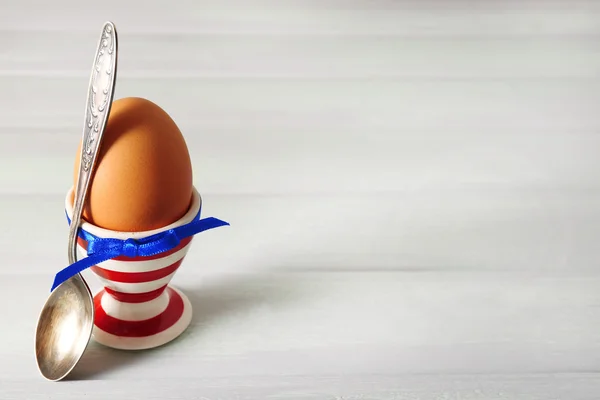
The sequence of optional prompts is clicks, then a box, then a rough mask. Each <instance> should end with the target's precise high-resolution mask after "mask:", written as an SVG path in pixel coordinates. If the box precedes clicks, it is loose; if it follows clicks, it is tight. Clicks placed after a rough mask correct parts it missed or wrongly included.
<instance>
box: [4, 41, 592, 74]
mask: <svg viewBox="0 0 600 400" xmlns="http://www.w3.org/2000/svg"><path fill="white" fill-rule="evenodd" d="M97 39H98V38H97V33H96V32H89V33H87V32H86V33H82V34H78V35H73V34H71V33H68V32H51V33H46V32H38V31H21V32H10V33H7V32H5V33H3V34H2V33H0V48H8V49H10V53H7V54H6V57H0V75H3V76H59V77H61V76H62V77H77V78H81V79H87V78H88V77H89V68H90V65H91V63H90V60H89V57H91V55H88V57H86V54H87V53H90V51H89V49H90V48H93V47H94V45H95V43H96V41H97ZM120 39H121V42H120V49H121V50H120V53H119V79H124V78H127V79H140V78H152V79H161V78H169V77H173V76H177V77H196V78H199V77H200V78H211V77H215V78H225V77H232V78H240V77H248V78H253V77H259V78H260V77H264V78H328V79H341V78H384V77H389V78H419V79H422V78H432V79H440V78H447V79H450V78H452V79H456V78H462V79H482V78H491V79H499V78H527V77H529V78H533V79H540V78H551V77H558V78H566V77H576V78H577V77H579V78H581V77H590V78H593V77H596V76H597V73H598V70H600V44H599V43H600V40H599V39H600V33H599V34H598V35H593V36H575V37H569V36H564V37H563V36H559V37H556V36H549V37H546V36H535V35H532V36H530V37H486V36H485V35H480V36H467V37H451V36H443V37H427V36H424V37H409V38H407V37H402V36H368V35H362V34H351V35H344V36H327V35H326V36H324V35H318V34H306V35H267V34H259V35H242V34H205V35H183V34H139V33H135V32H133V33H123V34H122V36H121V37H120ZM56 43H61V44H62V45H61V46H60V47H59V48H58V49H57V48H56Z"/></svg>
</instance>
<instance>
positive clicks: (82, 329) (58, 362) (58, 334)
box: [35, 22, 117, 381]
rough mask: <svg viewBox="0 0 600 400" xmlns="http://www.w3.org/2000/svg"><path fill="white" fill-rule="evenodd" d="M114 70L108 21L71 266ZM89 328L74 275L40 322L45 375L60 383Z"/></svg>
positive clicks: (89, 118) (88, 124)
mask: <svg viewBox="0 0 600 400" xmlns="http://www.w3.org/2000/svg"><path fill="white" fill-rule="evenodd" d="M116 74H117V31H116V29H115V26H114V24H113V23H112V22H106V23H105V24H104V26H103V27H102V35H101V36H100V40H99V42H98V47H97V51H96V55H95V57H94V65H93V67H92V75H91V77H90V84H89V89H88V96H87V100H86V108H85V122H84V128H83V142H82V146H81V163H80V167H79V177H78V179H77V183H76V185H75V197H74V203H75V204H74V207H73V216H72V217H71V225H70V228H69V243H68V244H69V247H68V248H69V264H72V263H74V262H76V261H77V233H78V231H79V227H80V224H81V214H82V212H83V205H84V203H85V199H86V195H87V191H88V187H89V184H90V178H91V175H92V172H93V170H94V166H95V162H96V156H97V154H98V149H99V148H100V143H101V139H102V134H103V133H104V128H105V125H106V120H107V119H108V114H109V113H110V108H111V105H112V97H113V94H114V88H115V78H116ZM93 326H94V300H93V297H92V292H91V291H90V288H89V287H88V285H87V283H86V282H85V280H84V279H83V276H81V274H77V275H75V276H73V277H72V278H70V279H68V280H67V281H65V282H63V283H62V284H61V285H59V286H58V287H57V288H56V289H54V291H52V293H51V294H50V297H49V298H48V300H47V301H46V304H45V305H44V308H43V309H42V312H41V314H40V317H39V320H38V325H37V330H36V335H35V355H36V360H37V365H38V368H39V370H40V372H41V373H42V375H43V376H44V377H45V378H46V379H48V380H51V381H58V380H61V379H63V378H64V377H65V376H67V375H68V374H69V373H70V372H71V371H72V370H73V368H74V367H75V365H77V363H78V362H79V359H80V358H81V356H82V355H83V353H84V351H85V349H86V347H87V345H88V343H89V340H90V337H91V335H92V328H93Z"/></svg>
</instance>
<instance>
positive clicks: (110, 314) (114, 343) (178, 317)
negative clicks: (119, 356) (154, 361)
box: [92, 285, 192, 350]
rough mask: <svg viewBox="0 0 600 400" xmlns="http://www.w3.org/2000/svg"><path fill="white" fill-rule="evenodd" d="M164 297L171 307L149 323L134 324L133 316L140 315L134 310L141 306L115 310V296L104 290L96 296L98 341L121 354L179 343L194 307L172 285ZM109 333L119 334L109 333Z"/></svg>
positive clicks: (119, 307) (96, 334) (146, 320)
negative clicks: (121, 351)
mask: <svg viewBox="0 0 600 400" xmlns="http://www.w3.org/2000/svg"><path fill="white" fill-rule="evenodd" d="M163 296H164V297H165V298H166V303H167V305H166V308H165V309H164V310H163V311H162V312H161V313H159V314H158V315H156V316H155V317H152V318H149V319H144V320H138V321H130V320H128V318H129V315H131V314H132V313H135V312H136V310H132V308H135V307H136V306H137V305H136V304H134V305H133V306H131V304H130V305H129V306H128V305H127V303H118V304H119V306H117V307H115V306H114V305H112V306H111V304H114V300H113V299H112V296H111V295H110V294H108V293H107V292H106V291H105V290H104V289H102V290H100V292H98V293H97V294H96V295H95V296H94V306H95V318H94V329H93V333H92V335H93V338H94V340H95V341H96V342H98V343H100V344H102V345H104V346H107V347H111V348H114V349H119V350H145V349H151V348H155V347H159V346H162V345H164V344H167V343H169V342H171V341H172V340H174V339H176V338H177V337H178V336H179V335H181V334H182V333H183V332H184V331H185V330H186V328H187V327H188V326H189V324H190V322H191V320H192V304H191V302H190V301H189V299H188V297H187V296H186V295H185V294H184V293H183V292H181V290H179V289H177V288H175V287H173V286H171V285H168V286H167V287H166V288H165V291H164V292H163V294H162V295H161V297H163ZM103 298H104V301H102V300H103ZM157 300H161V298H158V299H157ZM123 305H125V306H123ZM107 330H108V331H110V332H115V333H117V334H113V333H108V332H107Z"/></svg>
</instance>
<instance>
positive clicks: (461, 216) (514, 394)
mask: <svg viewBox="0 0 600 400" xmlns="http://www.w3.org/2000/svg"><path fill="white" fill-rule="evenodd" d="M107 19H109V20H111V21H113V22H114V23H115V24H116V26H117V30H118V32H119V39H120V53H119V69H118V81H117V86H116V94H115V95H116V97H117V98H120V97H125V96H141V97H146V98H148V99H150V100H152V101H154V102H156V103H157V104H159V105H160V106H162V107H163V108H164V109H165V110H166V111H167V112H168V113H169V114H170V115H171V116H172V117H173V118H174V119H175V121H176V122H177V123H178V124H179V126H180V128H181V129H182V131H183V133H184V135H185V137H186V140H187V143H188V146H189V149H190V153H191V155H192V158H193V162H194V174H195V177H194V183H195V185H196V187H197V188H198V189H199V191H200V192H201V193H202V195H203V198H204V207H203V210H204V214H205V215H206V216H215V217H218V218H222V219H225V220H227V221H229V222H230V223H231V227H229V228H220V229H217V230H215V231H210V232H207V233H205V234H202V235H200V236H198V238H197V239H196V240H195V242H194V246H192V249H191V252H190V254H189V255H188V257H187V258H186V261H185V262H184V264H183V266H182V268H181V269H180V270H179V272H178V273H177V275H176V276H175V278H174V280H173V283H174V284H176V285H177V286H179V287H180V288H181V289H183V290H184V291H185V292H186V293H187V294H188V296H189V297H190V298H191V300H192V302H193V305H194V319H193V322H192V325H191V326H190V328H189V329H188V330H187V331H186V332H185V334H184V335H183V336H182V337H181V338H180V339H178V340H177V341H176V342H173V343H171V344H169V345H168V346H165V347H163V348H160V349H156V350H154V351H149V352H144V353H126V352H118V351H113V350H110V349H107V348H103V347H101V346H99V345H97V344H96V343H91V344H90V346H89V348H88V351H87V353H86V354H85V356H84V358H83V360H82V361H81V364H80V365H79V366H78V368H77V369H76V370H75V371H74V373H73V375H72V377H71V378H72V380H69V381H64V382H61V383H49V382H46V381H44V380H43V378H42V377H41V375H40V374H39V373H38V371H37V369H36V366H35V361H34V351H33V336H34V331H35V324H36V322H37V316H38V313H39V311H40V309H41V307H42V305H43V303H44V301H45V299H46V297H47V295H48V294H49V288H50V285H51V283H52V279H53V275H54V273H56V272H57V271H58V270H59V269H61V268H63V267H64V266H65V263H66V260H67V257H66V250H67V249H66V237H67V225H66V221H65V219H64V213H63V199H64V195H65V193H66V191H67V190H68V188H69V186H70V184H71V179H72V166H73V161H74V157H75V151H76V148H77V143H78V141H79V139H80V136H81V130H82V124H83V111H84V105H85V93H86V90H87V84H88V80H89V74H90V68H91V64H92V61H93V52H94V49H95V46H96V43H97V40H98V36H99V34H100V28H101V26H102V23H103V22H104V21H105V20H107ZM0 94H1V98H0V221H1V223H2V230H1V231H0V258H1V259H2V263H1V264H0V318H1V321H2V322H1V323H0V398H2V399H3V400H8V399H25V398H26V399H28V400H34V399H47V398H56V399H61V400H63V399H71V398H72V399H82V398H85V399H107V398H115V399H117V398H130V399H134V398H135V399H137V398H140V399H154V398H156V399H201V398H204V399H216V398H221V399H240V398H257V399H264V398H266V397H267V396H273V398H286V399H296V398H298V399H301V398H302V399H304V398H315V399H332V398H344V399H351V398H363V399H432V400H433V399H436V400H437V399H461V400H462V399H470V400H473V399H569V400H572V399H596V398H598V396H599V395H600V375H599V371H600V339H599V338H600V336H599V335H600V333H599V328H600V271H599V270H598V260H599V256H598V239H599V238H600V224H599V223H600V157H598V154H599V152H600V116H599V115H598V111H599V110H600V107H599V106H600V2H598V1H592V0H590V1H583V0H563V1H558V0H555V1H550V0H546V1H545V0H531V1H525V0H523V1H517V0H512V1H486V2H483V1H481V2H476V1H470V2H469V1H459V0H455V1H446V2H442V1H435V2H434V1H421V2H417V1H414V0H413V1H400V0H399V1H392V0H388V1H385V0H374V1H368V0H346V1H342V0H320V1H319V0H286V1H277V0H252V1H250V0H247V1H245V0H221V1H216V0H212V1H211V0H186V1H170V2H158V1H141V0H133V1H122V0H120V1H117V0H106V1H101V2H100V1H99V2H95V3H94V2H90V1H75V0H55V1H52V2H46V1H41V0H38V1H19V2H17V1H7V0H0ZM86 277H88V278H89V281H90V284H91V285H92V287H93V288H94V289H97V288H98V282H97V281H96V279H95V277H94V276H91V275H90V274H86Z"/></svg>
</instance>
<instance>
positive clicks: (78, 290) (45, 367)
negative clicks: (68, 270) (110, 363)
mask: <svg viewBox="0 0 600 400" xmlns="http://www.w3.org/2000/svg"><path fill="white" fill-rule="evenodd" d="M90 293H91V292H90V289H89V287H88V285H87V283H86V282H85V281H84V280H83V279H82V278H81V277H80V275H76V276H74V277H72V278H71V279H69V280H67V281H65V282H64V283H62V284H61V285H60V286H59V287H58V288H56V289H55V290H54V291H53V292H52V293H51V294H50V297H49V298H48V300H47V302H46V304H45V306H44V308H43V309H42V312H41V314H40V318H39V322H38V327H37V333H36V337H35V354H36V361H37V364H38V368H39V369H40V372H41V373H42V375H43V376H44V377H45V378H46V379H48V380H50V381H58V380H61V379H63V378H64V377H65V376H67V375H68V374H69V373H70V372H71V371H72V370H73V368H74V367H75V365H77V363H78V362H79V359H80V358H81V356H82V355H83V352H84V351H85V348H86V347H87V345H88V342H89V339H90V336H91V334H92V328H93V326H94V324H93V321H94V317H93V316H94V308H93V307H94V305H93V303H92V302H90V301H89V296H90Z"/></svg>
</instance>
